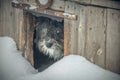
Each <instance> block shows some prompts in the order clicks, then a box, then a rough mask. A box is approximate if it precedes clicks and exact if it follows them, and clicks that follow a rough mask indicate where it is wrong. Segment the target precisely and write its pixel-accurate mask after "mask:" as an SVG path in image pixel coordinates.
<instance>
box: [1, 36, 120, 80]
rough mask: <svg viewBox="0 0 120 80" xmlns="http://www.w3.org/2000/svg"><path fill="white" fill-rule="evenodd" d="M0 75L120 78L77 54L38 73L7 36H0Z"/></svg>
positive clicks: (8, 79) (20, 79)
mask: <svg viewBox="0 0 120 80" xmlns="http://www.w3.org/2000/svg"><path fill="white" fill-rule="evenodd" d="M0 75H1V76H0V80H120V75H118V74H115V73H112V72H110V71H107V70H104V69H102V68H100V67H98V66H96V65H94V64H92V63H91V62H89V61H87V60H86V59H85V58H84V57H82V56H79V55H69V56H66V57H64V58H63V59H61V60H60V61H58V62H56V63H55V64H53V65H52V66H50V67H49V68H47V69H46V70H44V71H43V72H39V73H38V72H37V71H36V70H35V69H34V68H33V67H32V66H31V65H30V64H29V62H28V61H27V60H25V59H24V58H23V57H22V56H21V55H20V52H19V51H18V50H17V48H16V44H15V42H14V40H13V39H11V38H9V37H0ZM2 77H3V78H2Z"/></svg>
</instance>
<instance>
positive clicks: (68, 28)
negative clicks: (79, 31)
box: [64, 1, 74, 55]
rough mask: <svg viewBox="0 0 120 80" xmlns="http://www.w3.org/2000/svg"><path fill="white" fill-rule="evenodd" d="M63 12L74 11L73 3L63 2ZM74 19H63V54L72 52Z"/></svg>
mask: <svg viewBox="0 0 120 80" xmlns="http://www.w3.org/2000/svg"><path fill="white" fill-rule="evenodd" d="M65 12H67V13H74V3H71V2H68V1H67V2H65ZM73 25H74V21H72V20H67V19H64V54H65V55H68V54H70V53H73V50H74V48H73V47H74V46H73V45H74V42H73V31H72V29H73V27H74V26H73Z"/></svg>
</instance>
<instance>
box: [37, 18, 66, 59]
mask: <svg viewBox="0 0 120 80" xmlns="http://www.w3.org/2000/svg"><path fill="white" fill-rule="evenodd" d="M36 33H37V36H38V40H37V45H38V49H39V51H40V52H42V53H43V54H45V55H48V56H49V57H50V58H54V60H58V59H60V58H61V57H63V41H64V40H63V23H62V22H57V21H54V20H51V19H46V20H44V19H43V20H42V21H41V22H38V24H37V26H36Z"/></svg>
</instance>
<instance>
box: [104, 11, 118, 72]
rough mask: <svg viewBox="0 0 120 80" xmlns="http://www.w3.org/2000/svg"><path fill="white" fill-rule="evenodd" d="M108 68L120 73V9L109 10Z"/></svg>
mask: <svg viewBox="0 0 120 80" xmlns="http://www.w3.org/2000/svg"><path fill="white" fill-rule="evenodd" d="M106 68H107V69H109V70H111V71H114V72H117V73H120V11H117V10H111V9H108V10H107V44H106Z"/></svg>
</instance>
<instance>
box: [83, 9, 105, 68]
mask: <svg viewBox="0 0 120 80" xmlns="http://www.w3.org/2000/svg"><path fill="white" fill-rule="evenodd" d="M87 10H88V12H87V13H88V14H87V39H86V49H85V57H86V58H87V59H89V60H90V61H92V62H93V63H95V64H97V65H99V66H101V67H104V66H105V26H104V17H105V16H104V9H102V8H97V7H87Z"/></svg>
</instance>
